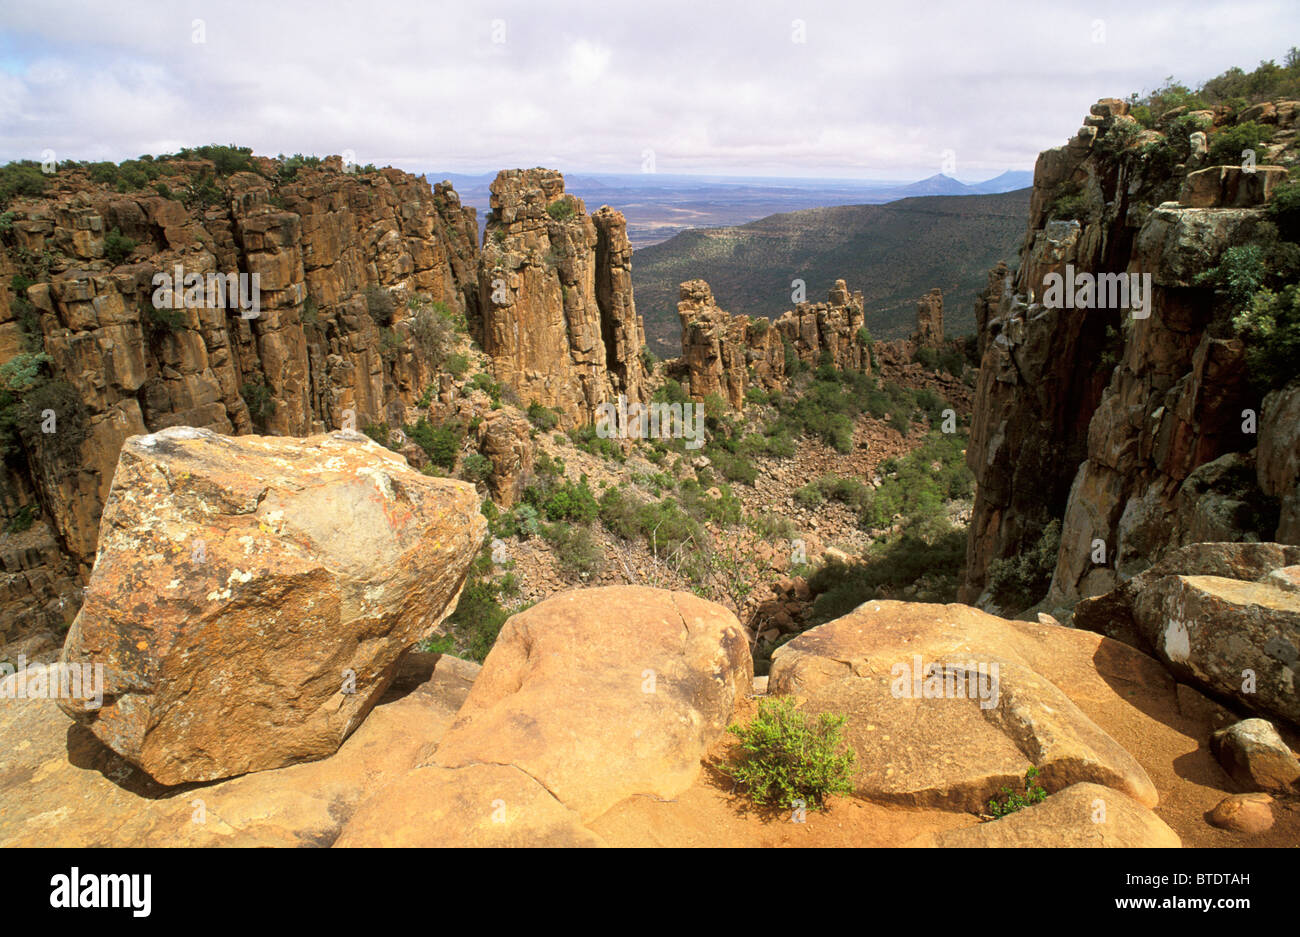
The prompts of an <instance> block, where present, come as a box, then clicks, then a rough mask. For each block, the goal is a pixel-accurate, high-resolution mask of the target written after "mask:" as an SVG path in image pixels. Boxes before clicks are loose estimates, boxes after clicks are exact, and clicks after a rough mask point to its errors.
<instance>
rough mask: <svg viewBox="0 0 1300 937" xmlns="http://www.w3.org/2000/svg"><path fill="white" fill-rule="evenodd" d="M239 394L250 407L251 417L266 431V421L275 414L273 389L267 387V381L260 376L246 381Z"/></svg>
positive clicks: (249, 413)
mask: <svg viewBox="0 0 1300 937" xmlns="http://www.w3.org/2000/svg"><path fill="white" fill-rule="evenodd" d="M239 393H240V396H242V397H243V398H244V404H245V405H246V406H247V407H248V415H249V417H251V418H252V420H253V422H254V423H256V424H257V425H258V426H259V427H260V428H263V429H264V428H265V427H266V421H267V420H269V419H270V418H271V416H272V415H273V414H274V413H275V399H274V398H273V397H272V396H271V388H269V387H267V386H266V381H265V380H264V379H263V377H262V376H261V375H260V374H259V375H256V376H255V377H254V378H252V379H251V380H248V381H245V382H244V386H243V387H241V388H240V390H239Z"/></svg>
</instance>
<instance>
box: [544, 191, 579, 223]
mask: <svg viewBox="0 0 1300 937" xmlns="http://www.w3.org/2000/svg"><path fill="white" fill-rule="evenodd" d="M576 210H577V209H575V208H574V206H573V200H572V199H570V198H569V197H568V196H566V197H564V198H562V199H560V200H559V201H557V202H551V204H549V205H547V206H546V214H548V215H550V216H551V217H552V218H553V219H555V220H556V221H564V220H565V219H567V218H571V217H573V213H574V212H575V211H576Z"/></svg>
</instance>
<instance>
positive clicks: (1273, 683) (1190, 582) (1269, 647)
mask: <svg viewBox="0 0 1300 937" xmlns="http://www.w3.org/2000/svg"><path fill="white" fill-rule="evenodd" d="M1297 564H1300V547H1296V546H1286V545H1283V544H1278V543H1198V544H1192V545H1191V546H1188V547H1184V548H1183V549H1181V550H1178V551H1176V552H1174V553H1171V554H1170V555H1169V556H1167V557H1165V558H1164V559H1162V560H1161V561H1160V562H1158V563H1156V564H1155V565H1154V566H1152V567H1151V568H1150V569H1148V570H1146V571H1145V572H1142V573H1140V574H1138V575H1137V576H1134V577H1133V578H1132V579H1130V580H1128V581H1127V582H1125V583H1124V584H1123V585H1121V586H1119V587H1118V588H1116V589H1114V590H1113V591H1111V592H1109V593H1107V594H1105V595H1102V596H1097V597H1095V598H1092V599H1085V600H1083V601H1082V602H1080V603H1079V604H1078V605H1077V606H1076V607H1075V610H1074V617H1073V624H1074V625H1075V626H1077V627H1081V628H1088V629H1091V630H1093V631H1098V632H1101V633H1103V634H1111V635H1115V636H1119V637H1126V638H1127V639H1128V640H1130V641H1132V642H1133V643H1135V644H1137V645H1138V646H1139V647H1141V648H1143V649H1144V650H1149V651H1150V653H1152V654H1154V655H1155V656H1156V657H1158V658H1159V659H1160V660H1161V661H1163V662H1164V663H1165V665H1166V666H1167V667H1168V668H1169V670H1170V672H1172V673H1173V674H1174V675H1175V676H1177V677H1178V678H1179V679H1180V680H1182V681H1184V682H1187V683H1191V684H1193V685H1195V686H1199V687H1202V688H1204V689H1207V690H1208V691H1210V692H1211V693H1213V694H1215V695H1217V696H1220V697H1224V698H1228V699H1231V700H1233V701H1235V702H1236V703H1238V704H1240V705H1241V706H1243V707H1245V708H1247V709H1249V710H1251V711H1255V712H1263V713H1267V714H1270V715H1274V716H1279V717H1281V718H1283V719H1286V720H1289V721H1290V722H1292V723H1297V724H1300V695H1297V693H1296V680H1297V674H1296V671H1297V667H1298V666H1300V592H1297V591H1295V590H1294V589H1293V588H1291V587H1290V583H1289V581H1288V579H1287V577H1286V576H1285V575H1279V573H1280V572H1282V571H1284V570H1285V569H1286V568H1287V567H1291V566H1295V565H1297Z"/></svg>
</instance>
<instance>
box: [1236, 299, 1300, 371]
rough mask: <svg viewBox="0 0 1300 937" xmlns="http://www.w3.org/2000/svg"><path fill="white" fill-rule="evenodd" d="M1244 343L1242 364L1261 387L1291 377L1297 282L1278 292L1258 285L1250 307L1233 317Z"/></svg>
mask: <svg viewBox="0 0 1300 937" xmlns="http://www.w3.org/2000/svg"><path fill="white" fill-rule="evenodd" d="M1233 326H1234V327H1235V328H1236V329H1237V331H1238V332H1239V333H1240V334H1241V336H1242V339H1243V340H1244V341H1245V343H1246V366H1247V368H1249V370H1250V377H1251V380H1252V381H1253V382H1254V383H1255V384H1256V385H1257V386H1258V387H1259V388H1260V389H1261V390H1264V391H1268V390H1274V389H1276V388H1279V387H1282V386H1283V385H1285V384H1287V383H1288V382H1289V381H1291V380H1292V379H1294V378H1295V376H1296V373H1297V367H1296V362H1297V361H1300V285H1297V284H1294V283H1292V284H1290V285H1288V286H1285V287H1283V288H1282V289H1281V290H1280V291H1279V292H1274V291H1273V290H1271V289H1261V290H1260V291H1259V292H1258V293H1256V294H1255V295H1254V296H1253V297H1252V299H1251V303H1250V307H1249V308H1248V309H1246V310H1245V311H1243V312H1241V313H1239V314H1238V315H1237V316H1236V317H1235V318H1234V319H1233Z"/></svg>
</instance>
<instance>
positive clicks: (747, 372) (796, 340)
mask: <svg viewBox="0 0 1300 937" xmlns="http://www.w3.org/2000/svg"><path fill="white" fill-rule="evenodd" d="M680 295H681V299H680V301H679V302H678V303H677V314H678V315H679V316H680V317H681V321H682V359H681V360H682V367H683V369H684V371H685V376H686V379H687V384H688V387H689V390H690V394H691V396H692V397H694V398H695V399H697V400H703V399H704V398H705V397H708V396H710V395H711V394H717V395H718V396H720V397H721V398H722V399H724V400H726V401H727V403H728V404H729V405H730V406H731V407H732V408H733V409H740V408H741V407H742V406H743V404H744V400H745V391H746V390H747V389H748V388H749V387H750V386H757V387H761V388H763V389H764V390H768V391H771V390H778V389H780V388H782V387H784V386H785V380H786V372H785V349H786V346H787V345H789V347H790V348H791V350H792V351H793V352H794V354H795V355H796V356H797V357H798V358H799V360H800V361H802V362H804V363H805V364H807V365H810V366H812V367H816V366H817V365H819V364H821V363H822V362H823V361H829V363H830V364H831V365H833V366H834V367H836V368H840V369H843V370H849V369H852V370H867V369H868V368H869V367H870V365H871V361H870V356H869V354H868V352H867V349H866V347H865V346H864V345H863V344H862V340H861V338H860V337H859V330H860V329H861V328H862V323H863V312H862V294H861V293H860V292H857V293H850V292H849V290H848V287H847V286H846V285H845V283H844V281H843V280H836V281H835V286H834V288H833V289H831V291H830V297H829V299H828V301H827V302H824V303H800V304H799V305H797V306H796V307H795V308H794V309H792V310H788V311H786V312H785V313H783V314H782V315H781V317H780V318H778V319H777V320H776V321H775V322H769V321H768V320H767V319H765V318H763V317H762V316H758V317H754V318H751V317H749V316H744V315H737V316H733V315H731V314H730V313H728V312H726V311H725V310H723V309H721V308H720V307H719V306H718V304H717V302H716V301H715V300H714V298H713V291H712V290H711V289H710V288H709V284H708V283H706V282H705V281H703V280H689V281H687V282H686V283H683V284H682V285H681V294H680Z"/></svg>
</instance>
